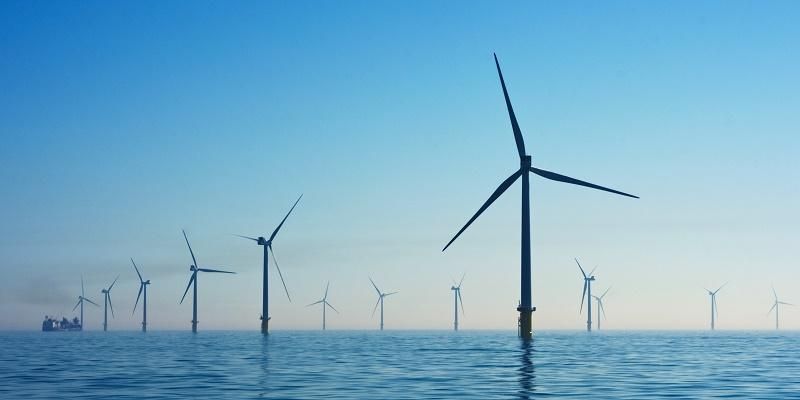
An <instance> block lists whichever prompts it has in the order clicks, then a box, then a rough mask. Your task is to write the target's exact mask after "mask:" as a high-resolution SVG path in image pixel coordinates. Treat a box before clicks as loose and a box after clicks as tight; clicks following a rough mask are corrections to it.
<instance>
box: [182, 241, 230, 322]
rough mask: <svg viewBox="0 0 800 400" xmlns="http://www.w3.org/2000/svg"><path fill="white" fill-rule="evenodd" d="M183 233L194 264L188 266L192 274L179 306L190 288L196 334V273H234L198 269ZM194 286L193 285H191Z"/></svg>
mask: <svg viewBox="0 0 800 400" xmlns="http://www.w3.org/2000/svg"><path fill="white" fill-rule="evenodd" d="M182 232H183V238H184V239H185V240H186V246H187V247H189V253H190V254H191V255H192V262H193V263H194V264H192V265H190V266H189V271H191V272H192V276H191V278H189V284H188V285H186V290H185V291H184V292H183V297H181V301H180V303H179V304H183V299H185V298H186V293H188V292H189V287H192V286H193V288H192V292H193V295H192V332H195V333H196V332H197V273H198V272H217V273H222V274H235V272H230V271H222V270H218V269H209V268H198V267H197V259H196V258H195V257H194V251H192V245H190V244H189V238H188V237H186V231H182ZM192 284H194V285H192Z"/></svg>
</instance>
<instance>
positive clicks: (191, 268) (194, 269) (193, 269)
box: [189, 265, 197, 272]
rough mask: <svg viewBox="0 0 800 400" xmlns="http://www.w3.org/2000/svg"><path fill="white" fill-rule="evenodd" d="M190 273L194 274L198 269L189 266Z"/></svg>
mask: <svg viewBox="0 0 800 400" xmlns="http://www.w3.org/2000/svg"><path fill="white" fill-rule="evenodd" d="M189 271H192V272H194V271H197V267H196V266H194V265H189Z"/></svg>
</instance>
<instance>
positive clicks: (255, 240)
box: [233, 234, 258, 242]
mask: <svg viewBox="0 0 800 400" xmlns="http://www.w3.org/2000/svg"><path fill="white" fill-rule="evenodd" d="M233 236H238V237H240V238H243V239H250V240H252V241H254V242H257V241H258V239H256V238H252V237H250V236H242V235H237V234H234V235H233Z"/></svg>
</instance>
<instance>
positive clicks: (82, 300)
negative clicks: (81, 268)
mask: <svg viewBox="0 0 800 400" xmlns="http://www.w3.org/2000/svg"><path fill="white" fill-rule="evenodd" d="M84 301H88V302H89V303H90V304H94V305H95V306H97V307H100V306H99V305H98V304H97V303H95V302H93V301H91V300H89V299H88V298H86V297H84V292H83V275H81V295H80V296H78V303H76V304H75V307H72V311H75V309H76V308H78V306H81V330H83V327H84V326H85V325H84V323H83V302H84Z"/></svg>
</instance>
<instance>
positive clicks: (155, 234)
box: [0, 1, 800, 329]
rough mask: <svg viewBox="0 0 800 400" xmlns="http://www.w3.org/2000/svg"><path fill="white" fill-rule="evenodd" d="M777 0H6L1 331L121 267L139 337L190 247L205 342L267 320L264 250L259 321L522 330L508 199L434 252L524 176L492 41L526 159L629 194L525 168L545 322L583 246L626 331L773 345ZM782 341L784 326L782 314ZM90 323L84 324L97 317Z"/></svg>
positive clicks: (786, 187)
mask: <svg viewBox="0 0 800 400" xmlns="http://www.w3.org/2000/svg"><path fill="white" fill-rule="evenodd" d="M799 18H800V6H799V5H798V4H797V3H796V2H788V1H787V2H777V1H771V2H746V1H725V2H711V1H704V2H689V1H685V2H669V3H667V2H660V3H658V2H636V1H622V2H604V3H602V4H599V3H595V2H571V3H533V2H507V3H501V4H498V3H495V2H472V3H461V2H458V3H456V2H396V3H388V2H387V3H386V4H374V3H372V2H291V3H289V2H236V3H233V2H225V3H222V2H200V3H197V2H192V3H190V2H169V3H163V2H138V3H107V2H64V3H44V2H4V3H3V4H2V5H0V113H2V115H1V116H0V133H2V139H3V140H2V142H3V145H2V146H0V159H2V168H0V187H1V188H2V193H3V195H2V196H0V220H2V221H3V222H2V224H0V272H2V273H3V275H4V279H3V280H2V282H0V315H2V318H0V329H27V328H33V329H35V328H36V327H37V324H38V323H39V322H40V319H41V317H42V315H44V314H52V313H56V314H59V315H60V314H62V313H68V312H69V310H70V309H71V308H72V305H73V304H74V302H75V300H76V297H77V295H78V294H79V290H80V275H81V274H83V275H84V277H85V279H86V283H87V289H88V290H90V293H92V292H96V294H95V295H94V299H95V300H99V299H100V296H99V290H100V289H101V287H103V285H107V284H108V283H109V282H110V281H111V280H113V279H114V277H115V276H117V275H118V274H119V275H121V278H120V283H118V286H117V287H115V290H116V291H117V292H116V293H115V294H114V296H115V297H114V304H115V308H116V309H117V310H118V314H117V318H116V319H115V320H114V321H113V322H112V323H111V326H112V328H116V329H134V328H136V327H137V324H138V322H137V321H138V320H139V318H140V317H139V315H138V314H137V315H136V316H135V317H134V316H131V308H132V306H133V301H134V300H135V296H136V290H137V289H138V286H137V282H136V277H135V273H134V271H133V269H132V267H131V266H130V262H129V261H128V258H129V257H134V258H135V259H136V260H137V263H138V264H139V265H140V266H141V267H142V269H143V271H144V273H145V275H147V276H149V277H150V279H152V280H153V285H152V286H151V291H150V306H151V309H150V313H149V314H150V318H151V327H152V328H154V329H184V328H187V329H188V321H189V320H190V319H191V318H190V315H191V306H190V305H189V304H186V303H184V305H178V304H177V301H178V300H179V298H180V295H181V294H182V292H183V289H184V287H185V284H186V281H187V279H188V264H189V261H190V259H189V254H188V252H187V250H186V249H185V245H184V243H183V238H182V236H181V233H180V230H181V229H182V228H185V229H186V230H187V232H188V234H189V235H190V239H191V240H192V243H193V246H194V247H195V251H196V253H197V255H198V257H199V258H200V262H201V263H204V264H208V265H215V266H225V267H227V268H230V269H232V270H234V271H237V272H238V274H237V275H235V276H212V277H205V279H204V280H203V281H201V286H200V288H199V290H200V318H199V319H200V321H201V325H200V327H201V329H203V328H205V329H225V328H232V329H257V327H258V319H257V318H258V315H259V312H260V279H261V278H260V276H261V271H260V263H261V253H260V248H258V247H256V246H254V245H252V244H251V243H248V242H246V241H243V240H241V239H237V238H235V237H233V236H232V235H231V234H234V233H239V234H245V235H258V234H264V235H266V234H268V233H269V232H270V231H271V230H272V229H273V228H274V226H275V225H276V224H277V223H278V222H279V221H280V218H281V217H282V216H283V214H284V213H285V212H286V210H287V209H288V207H289V206H290V205H291V203H292V202H293V201H294V199H295V198H296V196H297V195H299V194H300V193H304V194H305V195H304V198H303V200H302V201H301V203H300V204H299V205H298V208H297V209H296V211H295V214H294V215H293V216H292V217H291V218H290V220H289V221H288V222H287V224H286V226H285V228H284V230H283V231H282V232H281V234H280V236H279V237H278V239H277V240H276V241H275V251H276V255H277V257H278V260H279V262H280V263H281V266H282V269H283V272H284V274H285V278H286V279H287V285H288V286H289V289H290V291H291V292H292V296H293V302H291V303H290V302H288V301H287V300H286V298H285V297H283V298H282V297H281V292H280V289H281V288H280V286H279V285H280V284H279V282H278V281H277V274H276V273H275V270H272V271H270V274H271V275H270V278H271V279H272V286H271V290H272V296H271V306H272V308H271V315H272V317H273V324H272V326H273V328H275V329H282V328H285V329H305V328H309V329H313V328H317V327H318V326H319V324H320V321H319V319H320V316H319V313H320V310H317V309H311V308H305V307H304V305H305V304H307V303H311V302H313V301H316V300H318V299H319V298H320V297H321V295H322V292H323V290H324V287H325V283H326V282H327V281H328V280H330V281H331V294H330V297H329V301H330V302H331V303H332V304H333V305H334V306H336V307H337V309H339V310H340V311H342V314H341V315H336V314H329V318H328V326H329V327H330V328H340V329H345V328H373V327H376V326H377V319H376V318H373V319H371V318H370V312H371V310H372V306H373V304H374V303H375V301H376V300H377V299H376V298H374V292H373V291H372V289H371V287H370V285H369V281H368V279H367V276H372V277H373V279H375V280H376V282H377V283H378V284H379V285H381V286H382V289H384V290H386V291H393V290H398V291H400V293H399V294H398V295H397V296H393V297H392V298H389V299H387V302H386V306H387V310H386V312H387V322H386V324H387V328H403V329H412V328H443V329H446V328H449V327H450V326H451V324H452V297H451V296H452V294H451V292H450V290H449V286H450V280H451V278H457V277H458V276H460V275H461V274H462V273H466V274H467V277H466V279H465V281H464V289H463V295H464V303H465V304H464V305H465V311H466V313H465V316H464V317H463V319H462V321H461V322H462V327H463V328H465V329H470V328H471V329H477V328H498V329H513V327H514V323H515V320H516V312H515V311H514V308H515V306H516V303H517V299H518V296H519V283H518V281H519V190H520V189H519V186H518V185H516V186H514V187H513V188H512V189H510V190H509V191H508V192H507V194H506V195H505V196H503V198H502V199H500V200H498V201H497V202H496V203H495V204H494V205H493V206H492V208H491V209H490V210H489V211H487V212H486V213H484V214H483V216H482V217H481V218H480V219H479V220H478V221H477V222H476V223H475V224H473V226H471V227H470V229H469V230H468V231H467V232H466V233H465V234H464V235H462V237H461V238H459V240H458V241H457V242H456V243H455V244H454V245H453V246H451V248H450V249H448V251H447V252H446V253H444V254H442V253H441V252H440V250H441V248H442V246H443V245H444V244H445V243H446V242H447V241H448V240H449V239H450V237H452V235H453V234H454V233H455V232H456V231H457V230H458V229H459V228H460V227H461V226H462V225H463V223H464V222H465V221H466V220H467V219H468V218H469V217H470V216H471V215H472V214H473V213H474V212H475V210H477V208H478V207H479V206H480V205H481V204H482V203H483V201H484V200H485V199H486V198H487V197H488V196H489V194H490V193H491V192H492V191H493V190H494V188H495V187H496V186H497V185H498V184H499V183H500V182H501V181H502V180H503V179H505V177H507V176H508V175H510V174H511V173H512V172H513V171H514V169H515V168H517V166H518V161H517V158H516V151H515V149H514V140H513V136H512V133H511V129H510V126H509V122H508V116H507V114H506V111H505V107H504V104H503V98H502V92H501V90H500V85H499V81H498V78H497V75H496V72H495V69H494V64H493V60H492V52H497V54H498V56H499V58H500V62H501V66H502V67H503V71H504V74H505V78H506V81H507V83H508V86H509V92H510V95H511V99H512V102H513V104H514V106H515V110H516V112H517V117H518V119H519V121H520V125H521V127H522V130H523V133H524V135H525V140H526V147H527V149H528V152H529V153H530V154H532V156H533V162H534V164H535V165H537V166H539V167H542V168H545V169H549V170H552V171H556V172H560V173H563V174H566V175H570V176H574V177H576V178H580V179H585V180H589V181H591V182H594V183H598V184H601V185H605V186H609V187H612V188H616V189H620V190H623V191H626V192H630V193H634V194H638V195H640V196H641V197H642V198H641V200H632V199H627V198H623V197H617V196H613V195H610V194H606V193H602V192H597V191H592V190H589V189H585V188H579V187H574V186H570V185H565V184H561V183H557V182H550V181H545V180H543V179H541V178H538V177H532V199H533V200H532V203H533V211H532V215H533V232H532V236H533V279H534V283H533V285H534V305H536V306H537V307H538V308H539V311H537V313H535V315H534V326H535V328H537V329H564V328H567V329H570V328H575V329H579V328H581V327H582V322H581V321H582V320H583V319H584V317H582V316H580V315H579V314H578V310H577V308H578V306H579V301H580V290H581V284H582V282H581V280H580V275H579V271H578V270H577V267H576V266H575V264H574V261H573V257H579V258H580V259H581V260H582V262H583V263H585V264H586V265H590V266H594V265H598V266H599V268H598V270H597V278H598V280H597V289H596V290H602V289H605V288H606V287H608V286H609V285H611V286H613V289H612V291H611V292H610V294H609V296H608V298H607V300H606V307H607V311H608V321H607V322H606V324H605V325H604V326H605V327H608V328H616V329H636V328H647V329H649V328H653V329H656V328H658V329H662V328H682V329H692V328H698V329H702V328H704V327H706V326H707V322H708V321H707V320H708V308H709V306H708V298H707V297H708V296H707V295H706V294H705V293H704V291H703V287H711V286H719V285H721V284H722V283H724V282H725V281H730V282H731V283H730V284H729V286H728V287H726V288H725V289H723V291H722V292H720V295H719V298H718V302H719V305H720V320H719V322H718V327H719V328H737V329H757V328H769V327H770V326H771V324H772V319H771V318H770V317H768V316H767V315H766V312H767V310H768V309H769V306H770V305H771V291H770V285H771V284H773V283H774V284H775V286H776V289H777V290H778V292H779V294H781V295H782V297H783V298H785V300H787V301H790V302H792V301H793V302H800V293H798V292H797V291H796V289H794V287H793V286H794V285H793V282H796V281H797V280H798V279H799V278H800V272H798V268H797V257H796V252H794V251H793V250H794V246H795V245H796V243H795V242H796V239H797V235H796V233H795V231H794V229H793V228H795V227H796V226H797V225H798V222H800V213H798V211H797V208H796V205H797V204H798V200H800V188H798V185H797V182H798V178H800V176H799V175H800V174H799V173H798V168H797V162H796V157H797V154H798V150H800V135H798V129H797V126H800V114H798V112H797V110H798V109H800V97H799V96H798V93H800V78H798V74H797V72H796V71H798V70H800V55H798V52H797V51H796V50H797V49H796V47H797V46H796V44H797V40H798V38H800V27H799V26H798V24H797V23H796V21H797V20H798V19H799ZM781 314H782V324H783V325H784V326H786V327H787V328H795V329H797V328H800V310H790V309H788V308H787V309H786V310H785V311H783V312H782V313H781ZM101 317H102V315H101V313H100V312H93V313H92V314H88V315H87V323H88V326H89V328H93V329H98V328H99V327H100V325H99V322H100V319H101Z"/></svg>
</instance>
